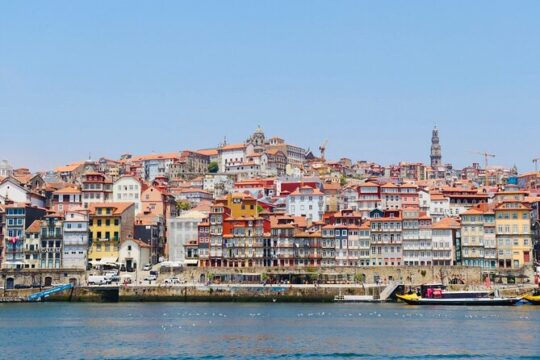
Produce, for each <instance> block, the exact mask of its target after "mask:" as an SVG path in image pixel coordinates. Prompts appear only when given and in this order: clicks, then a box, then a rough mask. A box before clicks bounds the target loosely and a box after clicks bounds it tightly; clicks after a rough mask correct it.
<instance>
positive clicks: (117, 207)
mask: <svg viewBox="0 0 540 360" xmlns="http://www.w3.org/2000/svg"><path fill="white" fill-rule="evenodd" d="M132 206H135V204H134V203H131V202H107V203H90V204H89V210H90V214H92V215H96V209H97V208H113V209H114V211H113V213H112V215H121V214H122V213H123V212H124V211H126V210H127V209H129V208H130V207H132ZM101 215H106V214H101Z"/></svg>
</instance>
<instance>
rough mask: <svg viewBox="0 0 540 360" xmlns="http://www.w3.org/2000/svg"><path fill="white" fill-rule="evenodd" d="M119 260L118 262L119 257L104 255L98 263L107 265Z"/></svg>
mask: <svg viewBox="0 0 540 360" xmlns="http://www.w3.org/2000/svg"><path fill="white" fill-rule="evenodd" d="M117 262H118V258H117V257H104V258H101V260H99V262H97V263H96V264H99V265H107V264H116V263H117Z"/></svg>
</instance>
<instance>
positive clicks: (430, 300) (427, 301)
mask: <svg viewBox="0 0 540 360" xmlns="http://www.w3.org/2000/svg"><path fill="white" fill-rule="evenodd" d="M397 297H398V299H400V300H402V301H404V302H406V303H407V304H409V305H461V306H509V305H515V304H516V303H518V302H519V301H520V300H521V298H505V297H500V296H498V295H497V294H496V295H495V296H492V295H491V294H490V292H489V291H446V287H445V286H444V285H442V284H430V285H422V286H421V288H420V290H419V292H418V293H409V294H404V295H397Z"/></svg>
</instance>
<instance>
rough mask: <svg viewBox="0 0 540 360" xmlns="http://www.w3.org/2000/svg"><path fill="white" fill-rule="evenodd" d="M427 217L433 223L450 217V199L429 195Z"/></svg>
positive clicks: (439, 195) (438, 195)
mask: <svg viewBox="0 0 540 360" xmlns="http://www.w3.org/2000/svg"><path fill="white" fill-rule="evenodd" d="M429 215H430V216H431V218H432V219H433V223H437V222H439V221H441V219H443V218H445V217H448V216H450V215H451V214H450V199H448V198H447V197H446V196H444V195H442V194H430V203H429Z"/></svg>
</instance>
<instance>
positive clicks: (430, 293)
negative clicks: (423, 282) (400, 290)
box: [426, 288, 433, 298]
mask: <svg viewBox="0 0 540 360" xmlns="http://www.w3.org/2000/svg"><path fill="white" fill-rule="evenodd" d="M426 296H427V297H428V298H430V297H432V296H433V289H432V288H428V289H427V291H426Z"/></svg>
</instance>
